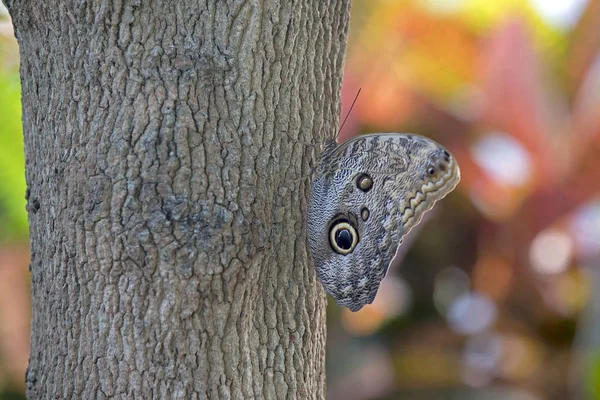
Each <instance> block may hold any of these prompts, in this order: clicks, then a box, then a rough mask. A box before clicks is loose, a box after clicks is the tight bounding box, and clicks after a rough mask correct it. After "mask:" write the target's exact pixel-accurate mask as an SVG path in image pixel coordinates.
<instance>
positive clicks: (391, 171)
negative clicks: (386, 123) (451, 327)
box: [308, 133, 460, 311]
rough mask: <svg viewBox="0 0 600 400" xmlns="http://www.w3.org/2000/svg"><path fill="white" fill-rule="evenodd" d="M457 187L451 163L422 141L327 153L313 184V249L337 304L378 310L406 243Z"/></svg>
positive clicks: (397, 138) (369, 143) (373, 138)
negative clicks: (379, 297) (378, 299)
mask: <svg viewBox="0 0 600 400" xmlns="http://www.w3.org/2000/svg"><path fill="white" fill-rule="evenodd" d="M459 180H460V170H459V168H458V164H457V162H456V160H455V159H454V158H453V157H452V155H451V154H450V153H449V152H448V151H447V150H446V149H445V148H443V147H442V146H440V145H439V144H437V143H436V142H434V141H433V140H430V139H427V138H425V137H422V136H418V135H412V134H400V133H381V134H370V135H362V136H358V137H356V138H354V139H351V140H348V141H346V142H344V143H342V144H340V145H336V144H335V143H332V144H328V145H327V146H326V148H325V149H324V151H323V153H322V155H321V157H320V159H319V161H318V165H317V167H316V168H315V170H314V173H313V178H312V190H311V195H310V200H309V206H308V241H309V246H310V248H311V252H312V257H313V262H314V265H315V269H316V272H317V276H318V278H319V280H320V281H321V283H322V284H323V287H324V288H325V290H326V291H327V293H329V294H330V295H331V296H332V297H333V298H334V299H335V301H336V302H337V304H339V305H340V306H344V307H348V308H349V309H350V310H352V311H358V310H360V309H361V308H362V307H363V306H364V305H365V304H371V303H372V302H373V300H374V299H375V295H376V294H377V290H378V289H379V285H380V283H381V280H382V279H383V278H384V277H385V275H386V273H387V270H388V267H389V265H390V263H391V262H392V259H393V258H394V256H395V254H396V250H397V249H398V247H399V246H400V244H401V243H402V237H403V236H404V235H406V234H407V233H408V232H409V231H410V229H411V228H412V227H413V226H415V225H417V224H418V223H419V221H420V220H421V217H422V216H423V214H424V213H425V212H426V211H428V210H430V209H431V208H432V207H433V205H434V203H435V202H436V201H438V200H440V199H441V198H443V197H444V196H446V195H447V194H448V193H449V192H450V191H452V189H454V187H455V186H456V185H457V184H458V181H459Z"/></svg>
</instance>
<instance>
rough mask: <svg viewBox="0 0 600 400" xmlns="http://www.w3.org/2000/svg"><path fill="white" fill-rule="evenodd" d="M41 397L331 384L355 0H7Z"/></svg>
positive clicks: (181, 394) (310, 394)
mask: <svg viewBox="0 0 600 400" xmlns="http://www.w3.org/2000/svg"><path fill="white" fill-rule="evenodd" d="M7 3H8V6H9V9H10V12H11V15H12V17H13V21H14V24H15V32H16V36H17V39H18V41H19V44H20V46H21V73H22V85H23V124H24V132H25V147H26V159H27V182H28V193H27V196H28V211H29V220H30V225H31V258H32V259H31V276H32V295H33V330H32V347H31V359H30V365H29V369H28V372H27V376H26V380H27V392H28V396H29V398H31V399H38V398H43V399H49V398H65V399H71V398H83V399H91V398H113V397H114V398H140V399H142V398H143V399H149V398H161V399H170V398H178V399H196V398H199V399H207V398H210V399H217V398H223V399H228V398H233V399H250V398H269V399H318V398H324V393H325V390H324V353H325V296H324V293H323V290H322V288H321V287H320V285H319V283H318V282H317V281H316V279H315V274H314V271H313V269H312V267H311V266H310V263H309V261H308V257H307V256H308V254H307V249H306V241H305V220H304V212H305V208H306V198H307V194H308V190H309V182H308V180H307V179H305V178H306V177H307V176H308V175H309V171H310V164H311V158H312V155H313V149H312V148H311V147H310V146H307V145H306V144H307V143H309V142H317V143H320V142H322V141H323V139H324V138H325V137H329V138H331V137H333V136H334V135H335V130H336V126H337V121H338V111H339V92H340V86H341V76H342V65H343V58H344V50H345V41H346V33H347V27H348V18H349V0H332V1H321V0H301V1H300V0H298V1H292V0H283V1H275V0H272V1H271V0H262V1H259V0H256V1H232V0H227V1H225V0H207V1H198V0H177V1H145V0H143V1H142V0H121V1H119V0H104V1H79V0H56V1H45V0H44V1H42V0H35V1H34V0H10V1H7Z"/></svg>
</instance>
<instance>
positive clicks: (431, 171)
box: [427, 167, 435, 176]
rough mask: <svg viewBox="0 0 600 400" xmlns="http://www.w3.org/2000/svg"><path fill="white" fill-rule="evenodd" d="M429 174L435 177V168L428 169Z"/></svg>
mask: <svg viewBox="0 0 600 400" xmlns="http://www.w3.org/2000/svg"><path fill="white" fill-rule="evenodd" d="M427 173H428V174H429V175H430V176H432V175H434V174H435V168H433V167H429V168H428V169H427Z"/></svg>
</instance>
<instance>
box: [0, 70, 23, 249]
mask: <svg viewBox="0 0 600 400" xmlns="http://www.w3.org/2000/svg"><path fill="white" fill-rule="evenodd" d="M20 100H21V86H20V82H19V75H18V73H16V72H15V73H2V74H0V182H1V184H0V241H12V240H15V239H23V238H25V237H26V236H27V213H26V211H25V205H26V201H25V190H26V184H25V155H24V151H23V132H22V125H21V101H20Z"/></svg>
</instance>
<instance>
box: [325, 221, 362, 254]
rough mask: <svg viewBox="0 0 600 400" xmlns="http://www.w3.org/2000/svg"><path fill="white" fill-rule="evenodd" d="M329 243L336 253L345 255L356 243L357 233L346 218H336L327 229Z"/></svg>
mask: <svg viewBox="0 0 600 400" xmlns="http://www.w3.org/2000/svg"><path fill="white" fill-rule="evenodd" d="M329 244H330V245H331V248H332V249H333V250H334V251H335V252H336V253H339V254H342V255H344V256H345V255H346V254H350V253H352V251H353V250H354V248H355V247H356V245H357V244H358V233H356V229H354V227H353V226H352V225H351V224H350V222H348V221H347V220H338V221H336V222H335V223H334V224H333V226H332V227H331V229H330V230H329Z"/></svg>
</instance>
